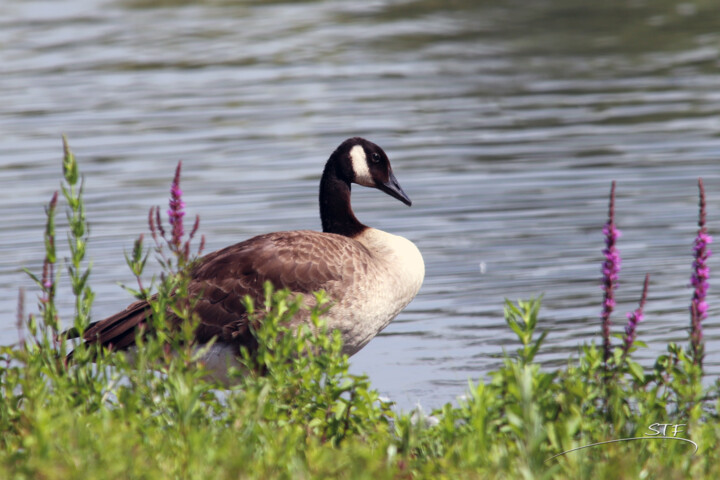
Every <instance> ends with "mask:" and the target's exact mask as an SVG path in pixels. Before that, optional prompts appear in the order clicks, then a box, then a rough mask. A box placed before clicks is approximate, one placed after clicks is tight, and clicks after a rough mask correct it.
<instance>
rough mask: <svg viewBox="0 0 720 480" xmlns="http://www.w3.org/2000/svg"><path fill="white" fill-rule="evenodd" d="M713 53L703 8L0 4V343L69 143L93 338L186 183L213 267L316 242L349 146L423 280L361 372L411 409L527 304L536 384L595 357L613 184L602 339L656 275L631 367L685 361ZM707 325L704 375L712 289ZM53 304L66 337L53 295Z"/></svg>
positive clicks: (460, 378) (711, 140) (709, 151)
mask: <svg viewBox="0 0 720 480" xmlns="http://www.w3.org/2000/svg"><path fill="white" fill-rule="evenodd" d="M717 32H720V13H719V12H717V9H716V8H714V6H713V5H711V3H709V2H701V1H698V2H687V3H680V4H678V3H676V2H670V1H660V0H654V1H649V0H648V1H633V2H625V1H622V2H620V1H610V2H602V4H597V5H595V4H589V3H587V2H583V3H582V4H579V3H577V2H572V1H570V0H554V1H550V0H548V1H536V2H523V1H519V0H517V1H510V2H499V1H487V2H472V1H465V2H463V1H456V2H435V1H432V0H418V1H410V0H408V1H372V2H351V1H340V2H312V1H297V2H231V1H208V2H201V3H196V2H189V1H179V0H177V1H162V2H159V1H155V2H152V1H143V0H118V1H109V0H85V1H80V0H75V1H72V0H67V1H63V2H41V1H26V0H22V1H21V0H4V1H3V2H2V3H0V218H2V219H3V225H2V228H1V229H0V343H2V344H8V343H12V342H14V341H16V339H17V333H16V329H15V312H16V304H17V291H18V287H19V286H25V287H26V288H29V289H30V290H29V291H28V295H27V296H28V299H27V308H28V309H32V308H33V307H34V303H35V301H34V298H35V295H36V292H35V291H33V290H32V286H31V284H30V282H29V281H28V279H27V278H26V276H25V274H23V273H22V272H21V267H23V266H27V267H29V268H31V269H33V270H35V271H37V270H38V268H39V265H40V262H41V259H42V240H41V232H42V228H43V222H44V218H43V210H42V205H43V204H44V203H46V202H47V201H48V200H49V198H50V196H51V194H52V192H53V191H54V190H56V189H57V188H58V181H59V178H58V176H59V169H60V156H61V150H60V134H61V133H65V134H67V136H68V138H69V140H70V143H71V146H72V148H73V149H74V151H75V152H76V154H77V155H78V157H79V158H80V161H81V168H82V171H83V172H84V174H85V176H86V198H87V201H88V212H87V214H88V218H89V220H90V222H91V224H92V226H91V228H92V237H91V245H90V249H89V255H90V257H91V258H92V260H93V276H92V278H93V286H94V289H95V291H96V293H97V301H96V303H95V306H94V315H95V316H96V317H97V318H100V317H103V316H105V315H107V314H110V313H113V312H114V311H116V310H117V309H120V308H122V307H124V306H125V304H127V303H128V301H129V300H130V299H129V296H128V294H126V293H125V292H124V291H123V290H122V289H121V288H120V287H119V286H118V285H117V283H118V282H122V283H128V284H130V283H132V281H133V279H132V277H131V276H130V274H129V272H128V269H127V267H125V266H124V260H123V258H122V254H123V251H124V250H129V249H130V248H131V246H132V242H133V240H134V238H135V237H136V236H137V235H138V234H139V233H141V232H143V231H146V224H145V219H146V214H147V211H148V209H149V207H151V206H153V205H161V204H165V202H166V200H167V192H168V188H169V183H170V180H171V177H172V173H173V169H174V167H175V164H176V162H177V161H178V160H182V161H183V166H184V175H183V190H184V192H185V200H186V201H187V203H188V210H189V212H190V214H199V215H200V216H201V219H202V226H201V230H202V233H204V234H205V235H206V237H207V239H208V248H209V250H213V249H216V248H220V247H222V246H225V245H228V244H231V243H234V242H237V241H240V240H243V239H246V238H248V237H251V236H253V235H256V234H259V233H264V232H268V231H273V230H278V229H296V228H297V229H300V228H319V219H318V215H317V205H316V203H317V200H316V195H317V182H318V179H319V175H320V172H321V169H322V165H323V163H324V161H325V160H326V159H327V157H328V156H329V154H330V152H331V151H332V150H333V149H334V148H335V146H337V144H339V143H340V141H342V140H343V139H345V138H346V137H349V136H354V135H361V136H364V137H367V138H369V139H372V140H373V141H375V142H376V143H378V144H380V145H381V146H383V147H384V148H385V150H386V151H387V152H388V154H389V155H390V158H391V160H392V161H393V166H394V169H395V173H396V175H397V177H398V179H399V181H400V183H401V184H402V185H403V188H404V189H405V191H406V192H407V193H408V194H409V195H410V197H411V198H412V199H413V202H414V204H413V207H412V208H410V209H408V208H407V207H405V206H403V205H402V204H400V203H399V202H397V201H396V200H394V199H392V198H390V197H388V196H385V195H381V194H378V193H377V192H375V191H368V190H367V189H362V188H359V187H358V188H355V189H354V190H353V200H354V207H355V210H356V213H357V215H358V217H359V218H360V219H361V220H362V221H363V222H365V223H367V224H369V225H372V226H375V227H378V228H381V229H384V230H388V231H391V232H394V233H398V234H401V235H403V236H406V237H408V238H410V239H411V240H413V241H414V242H415V243H416V244H417V245H418V246H419V248H420V250H421V251H422V252H423V255H424V257H425V261H426V267H427V276H426V281H425V284H424V286H423V288H422V290H421V291H420V294H419V295H418V297H417V298H416V299H415V300H414V301H413V303H412V304H411V305H410V306H409V307H408V308H407V309H406V311H405V312H403V313H402V314H401V315H400V316H399V317H398V318H397V319H396V321H395V322H394V323H393V324H391V325H390V326H389V327H388V328H387V329H386V330H385V331H384V332H383V333H382V334H381V335H380V336H379V337H377V338H376V339H375V340H373V341H372V342H371V343H370V345H368V346H367V347H366V348H365V349H364V350H363V351H361V352H360V353H359V354H357V355H356V356H354V357H353V359H352V364H353V366H352V368H353V371H355V372H366V373H368V374H369V375H370V377H371V379H372V381H373V384H374V385H375V386H376V387H377V388H379V389H380V390H381V391H382V392H383V393H384V394H386V395H387V396H389V397H391V398H392V399H394V400H396V401H397V402H398V403H399V404H400V405H402V406H403V407H406V408H409V407H412V406H413V405H414V404H415V403H416V402H421V403H422V404H423V405H424V406H437V405H440V404H442V403H444V402H446V401H452V400H453V399H454V398H455V397H456V396H457V395H460V394H462V393H463V392H464V390H465V387H466V384H467V380H468V379H478V378H482V377H483V376H484V375H486V373H487V372H488V371H489V370H491V369H492V368H495V367H496V366H497V365H498V364H499V361H500V358H501V355H502V352H503V351H504V350H506V351H512V350H513V349H515V348H516V342H515V339H514V338H513V335H512V333H511V332H510V330H509V329H508V328H507V327H506V326H505V325H504V321H503V319H502V305H503V300H504V298H506V297H507V298H510V299H517V298H528V297H530V296H533V295H539V294H544V302H543V310H542V320H541V322H540V329H543V330H549V332H550V334H549V336H548V340H547V343H548V348H547V349H546V350H545V353H544V354H543V355H542V356H541V360H542V361H543V362H545V363H546V364H547V365H560V364H563V363H565V362H567V360H568V358H569V357H572V356H573V355H575V354H576V353H575V352H577V345H578V344H582V343H588V342H591V341H596V342H597V341H599V338H598V332H599V329H600V327H599V322H598V314H599V309H600V303H601V290H600V288H599V265H600V262H601V260H602V255H601V253H600V250H601V249H602V246H603V239H602V234H601V229H602V225H603V223H604V222H605V219H606V209H607V195H608V192H609V187H610V182H611V180H613V179H616V180H617V181H618V200H617V223H618V226H619V228H620V229H621V230H622V231H623V237H622V238H621V240H620V244H619V247H620V249H621V253H622V255H623V259H624V261H623V270H622V273H621V284H620V289H619V292H618V297H619V303H618V308H617V311H616V315H615V317H614V319H615V322H616V328H617V331H620V330H621V329H622V325H624V323H625V317H624V313H625V312H629V311H631V310H633V309H634V308H635V306H636V302H637V300H638V298H639V295H640V290H641V286H642V279H643V277H644V275H645V273H646V272H647V273H650V274H651V283H650V294H649V299H648V303H647V307H646V320H645V322H644V323H643V324H641V326H640V331H639V335H640V338H641V339H642V340H644V341H645V342H647V343H648V345H649V348H648V349H641V350H640V351H638V353H637V356H638V359H639V360H640V361H641V362H642V363H643V364H645V365H646V366H650V365H651V364H652V359H653V358H654V357H655V356H657V355H658V354H659V353H660V352H662V351H663V349H664V345H665V344H666V343H667V342H669V341H677V342H681V343H685V342H686V338H687V326H688V324H689V319H688V304H689V298H690V296H691V290H690V288H689V287H688V283H689V276H690V264H691V261H692V257H691V245H692V240H693V237H694V234H695V231H696V228H697V227H696V221H697V187H696V182H697V178H698V177H700V176H702V177H703V178H704V180H705V184H706V189H707V193H708V205H709V217H708V221H709V224H710V228H711V233H712V232H714V233H717V228H718V227H717V226H718V225H719V224H720V223H719V222H720V209H718V205H720V162H718V158H720V115H719V113H720V93H718V92H720V69H719V68H718V67H719V65H720V49H719V48H718V45H720V34H718V33H717ZM60 218H62V215H60ZM61 223H62V222H61ZM61 238H62V237H61ZM711 267H712V268H713V269H715V270H716V271H717V262H716V259H715V258H713V259H712V260H711ZM64 292H65V294H66V293H67V291H66V290H64ZM709 303H710V318H709V319H708V320H707V322H706V327H705V338H706V339H707V341H708V345H707V348H706V350H707V351H708V352H709V355H708V358H707V366H708V370H709V371H710V373H711V374H712V375H714V376H716V375H717V374H718V373H720V356H718V354H716V353H714V352H717V350H718V348H717V346H718V341H720V325H718V322H717V320H716V319H717V316H718V313H720V304H719V302H718V301H717V295H716V294H715V293H714V290H713V289H711V293H710V299H709ZM61 306H62V310H63V312H65V314H66V318H67V314H69V313H70V312H71V311H72V303H71V301H70V300H69V298H68V297H65V299H64V300H63V303H62V305H61Z"/></svg>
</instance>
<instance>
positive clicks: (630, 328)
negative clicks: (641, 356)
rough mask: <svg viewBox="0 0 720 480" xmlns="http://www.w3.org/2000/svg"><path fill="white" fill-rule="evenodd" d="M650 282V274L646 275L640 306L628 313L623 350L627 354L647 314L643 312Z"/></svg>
mask: <svg viewBox="0 0 720 480" xmlns="http://www.w3.org/2000/svg"><path fill="white" fill-rule="evenodd" d="M649 282H650V275H645V284H644V285H643V291H642V296H641V297H640V305H638V308H637V309H636V310H635V311H634V312H632V313H628V314H627V317H628V323H627V325H626V326H625V338H624V345H623V351H624V352H625V354H627V353H628V352H629V351H630V347H632V345H633V342H635V335H636V330H637V326H638V324H639V323H640V322H642V321H643V318H644V316H645V315H644V313H643V309H644V308H645V300H647V292H648V283H649Z"/></svg>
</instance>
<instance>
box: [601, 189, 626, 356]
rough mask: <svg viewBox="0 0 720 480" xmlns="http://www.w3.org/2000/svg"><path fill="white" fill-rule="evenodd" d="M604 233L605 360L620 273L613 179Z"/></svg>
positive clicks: (603, 318)
mask: <svg viewBox="0 0 720 480" xmlns="http://www.w3.org/2000/svg"><path fill="white" fill-rule="evenodd" d="M603 234H604V235H605V249H604V250H603V251H602V253H603V255H605V261H604V262H603V264H602V274H603V279H602V289H603V291H604V292H605V294H604V296H603V305H602V313H601V314H600V318H601V319H602V336H603V350H604V359H605V362H607V360H608V359H609V358H610V347H611V345H610V325H611V322H610V315H611V314H612V311H613V308H614V307H615V289H616V288H617V282H618V276H619V274H620V264H621V259H620V252H619V251H618V250H617V248H616V246H615V244H616V242H617V239H618V238H620V230H618V229H617V228H616V227H615V181H614V180H613V182H612V186H611V187H610V205H609V208H608V221H607V223H606V224H605V227H604V228H603Z"/></svg>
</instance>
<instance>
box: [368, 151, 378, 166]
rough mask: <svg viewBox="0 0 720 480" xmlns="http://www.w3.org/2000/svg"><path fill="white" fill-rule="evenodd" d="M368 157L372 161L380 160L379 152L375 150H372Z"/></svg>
mask: <svg viewBox="0 0 720 480" xmlns="http://www.w3.org/2000/svg"><path fill="white" fill-rule="evenodd" d="M370 159H371V160H372V162H373V163H379V162H380V154H379V153H377V152H373V154H372V155H370Z"/></svg>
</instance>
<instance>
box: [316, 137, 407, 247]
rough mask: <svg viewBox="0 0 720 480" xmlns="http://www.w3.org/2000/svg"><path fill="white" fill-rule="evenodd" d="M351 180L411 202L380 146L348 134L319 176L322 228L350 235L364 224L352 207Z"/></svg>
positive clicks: (363, 227)
mask: <svg viewBox="0 0 720 480" xmlns="http://www.w3.org/2000/svg"><path fill="white" fill-rule="evenodd" d="M353 183H356V184H358V185H363V186H365V187H370V188H376V189H378V190H380V191H382V192H385V193H387V194H388V195H390V196H392V197H394V198H397V199H398V200H400V201H401V202H403V203H404V204H406V205H412V202H411V201H410V198H408V196H407V195H406V194H405V192H404V191H403V189H402V187H400V184H399V183H398V181H397V179H396V178H395V175H394V174H393V171H392V167H391V166H390V161H389V160H388V157H387V155H386V154H385V152H384V151H383V149H382V148H380V147H378V146H377V145H375V144H374V143H372V142H371V141H369V140H365V139H364V138H360V137H353V138H349V139H347V140H345V141H344V142H343V143H341V144H340V146H339V147H337V148H336V149H335V151H334V152H333V153H332V155H330V158H329V159H328V161H327V163H326V164H325V170H324V171H323V175H322V178H321V179H320V219H321V221H322V226H323V232H327V233H337V234H340V235H345V236H348V237H354V236H355V235H358V234H360V233H362V232H363V231H364V230H365V229H366V228H368V227H367V226H365V225H363V224H362V223H360V221H359V220H358V219H357V218H356V217H355V214H354V213H353V211H352V207H351V205H350V185H351V184H353Z"/></svg>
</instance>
